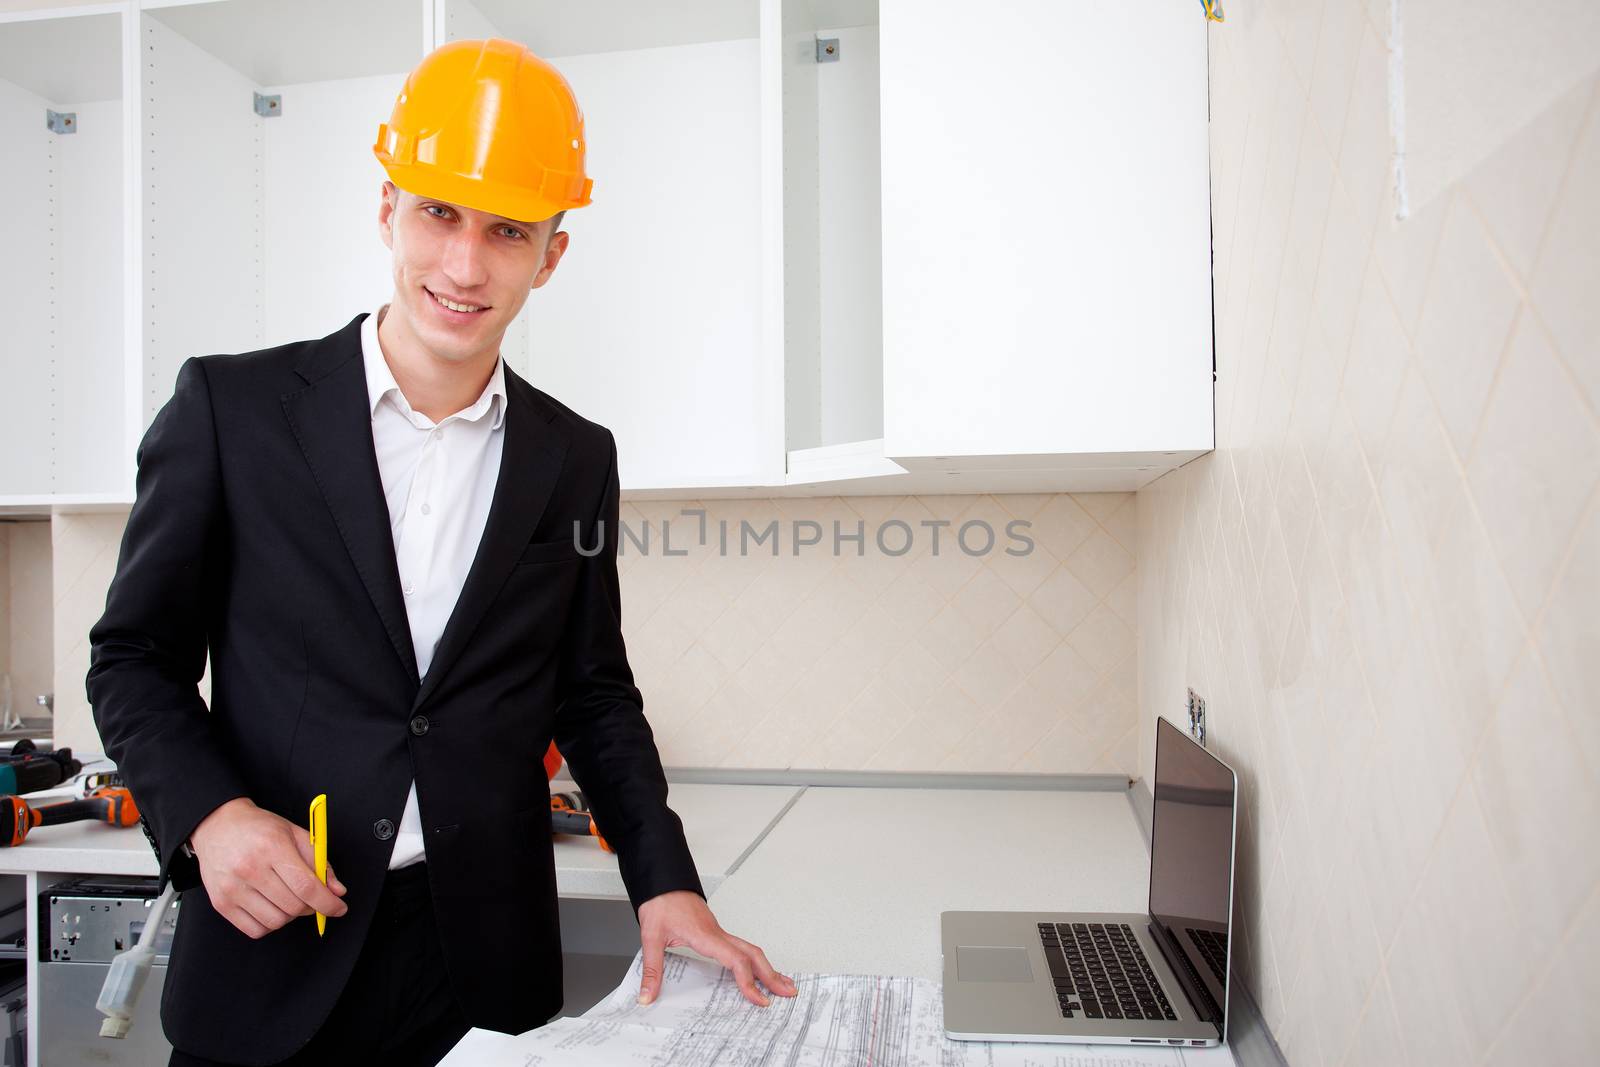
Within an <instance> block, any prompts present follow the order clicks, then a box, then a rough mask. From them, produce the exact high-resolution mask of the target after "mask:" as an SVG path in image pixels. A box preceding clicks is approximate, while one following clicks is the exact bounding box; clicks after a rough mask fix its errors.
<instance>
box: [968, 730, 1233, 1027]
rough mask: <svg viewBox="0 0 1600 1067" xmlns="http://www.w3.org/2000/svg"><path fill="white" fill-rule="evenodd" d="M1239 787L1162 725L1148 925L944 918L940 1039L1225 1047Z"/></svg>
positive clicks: (1037, 917)
mask: <svg viewBox="0 0 1600 1067" xmlns="http://www.w3.org/2000/svg"><path fill="white" fill-rule="evenodd" d="M1238 783H1239V780H1238V776H1237V775H1235V774H1234V772H1233V769H1232V768H1230V767H1229V766H1228V765H1227V764H1225V763H1223V762H1222V761H1221V760H1219V759H1217V758H1216V757H1215V756H1213V755H1212V754H1211V753H1209V752H1207V751H1206V750H1205V749H1204V748H1201V747H1200V745H1198V744H1197V743H1195V742H1194V741H1193V740H1191V739H1190V738H1189V737H1187V736H1186V735H1185V734H1184V733H1183V731H1181V730H1179V729H1178V728H1177V727H1175V726H1173V725H1172V724H1171V723H1169V722H1167V721H1166V720H1165V719H1158V720H1157V721H1156V782H1155V793H1154V801H1155V805H1154V811H1153V814H1152V818H1151V829H1150V897H1149V908H1148V910H1147V912H1145V913H1137V912H1129V913H1126V914H1123V913H1107V912H1028V911H1012V912H1004V911H947V912H943V913H941V915H940V926H941V931H942V940H943V952H944V1029H945V1033H946V1034H948V1035H949V1036H950V1037H952V1038H957V1039H962V1040H971V1041H1082V1042H1093V1043H1100V1044H1114V1045H1129V1044H1131V1045H1218V1044H1222V1043H1224V1042H1226V1041H1227V1039H1228V972H1229V968H1228V964H1229V955H1228V948H1229V939H1228V931H1229V924H1230V921H1231V919H1232V915H1233V848H1234V826H1235V819H1236V817H1237V811H1238V804H1237V798H1238ZM1083 859H1084V861H1085V862H1087V863H1092V862H1094V857H1093V856H1084V857H1083Z"/></svg>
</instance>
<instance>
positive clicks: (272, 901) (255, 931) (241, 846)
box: [189, 797, 350, 938]
mask: <svg viewBox="0 0 1600 1067" xmlns="http://www.w3.org/2000/svg"><path fill="white" fill-rule="evenodd" d="M189 843H190V845H191V847H193V849H194V853H195V858H196V859H197V860H198V861H199V863H200V880H201V881H202V882H203V883H205V887H206V893H207V894H208V895H209V896H210V897H211V906H212V907H213V908H215V909H216V910H217V913H218V914H219V915H221V916H222V917H223V918H225V919H227V920H228V921H229V922H231V923H232V924H233V925H234V926H236V927H238V928H239V930H240V931H241V932H242V933H244V934H246V935H247V936H249V937H252V938H260V937H265V936H266V935H267V934H268V933H270V932H271V931H273V930H277V929H279V928H280V927H283V926H286V925H288V923H289V921H290V920H291V919H296V918H298V917H300V916H302V915H310V914H312V913H313V912H318V911H320V912H322V914H324V915H327V916H330V917H334V916H339V915H343V914H344V913H345V912H347V911H349V910H350V908H349V905H347V904H345V902H344V901H342V900H340V899H339V897H342V896H344V892H345V888H344V883H343V882H340V881H339V879H338V878H336V877H335V876H334V873H333V867H332V866H331V865H330V866H329V867H328V884H327V885H323V884H322V882H320V881H319V880H318V879H317V876H316V874H315V872H314V871H313V870H312V863H313V862H314V858H313V856H312V854H311V840H310V833H309V832H308V831H307V830H306V828H305V827H303V826H296V825H295V824H294V823H292V822H290V821H289V820H288V819H285V818H283V817H282V816H279V815H276V814H274V813H272V812H270V811H267V810H265V809H263V808H259V807H257V806H256V804H255V802H254V801H253V800H251V799H250V798H249V797H235V798H234V799H233V800H230V801H228V802H227V803H226V804H223V805H222V806H220V807H218V808H217V809H216V810H215V811H213V812H212V813H211V814H210V815H207V816H206V817H205V818H204V819H202V820H200V825H198V826H196V827H195V828H194V832H193V833H191V834H190V835H189ZM335 894H337V895H335Z"/></svg>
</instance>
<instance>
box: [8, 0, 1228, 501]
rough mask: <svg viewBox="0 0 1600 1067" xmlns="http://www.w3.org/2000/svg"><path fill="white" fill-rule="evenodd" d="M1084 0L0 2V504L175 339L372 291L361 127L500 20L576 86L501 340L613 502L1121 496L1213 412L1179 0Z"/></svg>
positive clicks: (135, 413)
mask: <svg viewBox="0 0 1600 1067" xmlns="http://www.w3.org/2000/svg"><path fill="white" fill-rule="evenodd" d="M1069 8H1070V5H1067V6H1064V5H1060V4H1057V3H1054V2H1047V0H1015V2H1014V3H1011V4H1007V5H1002V6H1000V7H991V8H974V7H972V6H971V5H969V4H962V3H957V2H956V0H676V2H674V3H670V4H661V3H657V2H651V0H611V2H608V3H606V4H604V5H574V4H571V3H566V2H560V0H343V2H341V3H338V4H326V3H321V2H317V0H271V2H269V0H135V2H130V3H125V4H102V5H91V6H86V7H81V8H69V9H56V10H53V11H50V12H48V13H46V14H45V15H40V14H38V13H31V14H28V15H16V14H9V15H0V60H3V66H0V69H3V70H4V71H5V72H6V73H5V75H4V76H3V77H0V126H3V129H4V132H5V133H6V136H7V143H8V146H12V147H13V156H14V158H15V160H16V162H15V164H14V165H13V166H10V167H7V168H5V169H4V171H3V172H0V189H4V190H5V191H6V192H8V193H9V194H10V202H12V203H16V204H22V205H29V209H27V210H21V211H17V212H15V213H14V215H13V218H14V230H13V232H12V233H8V238H11V241H10V243H11V246H12V248H11V249H8V251H9V252H10V253H11V254H8V255H7V256H6V257H5V262H4V266H3V267H0V270H3V271H4V274H3V281H4V283H5V284H6V285H7V286H8V288H9V291H11V292H12V293H14V294H16V299H15V303H16V304H17V306H19V307H22V308H26V309H28V313H27V314H25V315H20V316H18V317H17V318H16V319H15V322H14V326H13V329H12V330H10V331H8V333H7V335H6V336H5V337H4V338H3V340H0V344H3V347H0V378H3V381H4V385H5V388H6V391H7V395H8V396H15V397H19V398H21V402H20V403H17V404H14V405H13V410H12V412H11V413H10V414H11V417H10V418H9V419H8V420H7V422H6V424H5V428H4V429H3V430H0V511H6V510H19V509H28V508H35V509H37V508H49V507H57V508H69V509H72V508H94V507H105V506H116V505H119V504H120V505H125V504H127V503H128V502H130V501H131V499H132V493H133V474H134V456H135V450H136V446H137V444H138V442H139V440H140V438H141V437H142V435H143V434H144V432H145V430H146V428H147V427H148V426H149V423H150V420H151V419H152V418H153V417H154V415H155V413H156V412H157V411H158V410H159V409H160V407H161V405H162V404H164V403H165V402H166V400H167V398H168V397H170V396H171V393H172V387H173V383H174V380H175V378H176V374H177V370H178V367H179V365H180V364H181V363H182V362H183V361H184V360H185V359H187V358H189V357H190V356H196V355H205V354H209V353H233V352H246V351H251V350H254V349H260V348H266V347H271V346H275V345H279V344H284V343H288V342H292V341H297V340H303V339H307V338H316V337H321V336H324V335H326V334H329V333H332V332H334V331H336V330H338V329H340V328H342V327H343V326H345V325H346V324H347V323H348V322H349V321H350V320H351V318H352V317H354V316H356V315H358V314H360V313H362V312H370V311H375V310H376V309H377V307H378V306H379V305H380V304H381V303H382V302H384V301H385V300H387V299H389V297H390V296H391V295H392V293H393V291H394V276H393V264H392V256H391V252H390V250H389V248H388V247H387V246H386V245H385V244H384V242H383V240H382V237H381V234H380V232H379V229H378V210H379V207H380V204H381V191H382V187H383V182H384V180H385V178H386V175H385V174H384V171H383V168H382V167H381V166H380V165H379V164H378V162H377V160H376V159H375V158H374V157H373V155H372V151H371V147H372V144H373V141H374V140H375V136H376V132H377V127H378V124H379V123H380V122H383V121H386V120H387V119H388V117H389V115H390V112H391V110H392V108H393V105H394V100H395V97H396V95H397V94H398V92H399V90H400V88H401V86H402V85H403V83H404V79H405V76H406V74H407V73H408V72H409V71H410V70H411V69H412V68H413V67H414V66H415V65H416V63H417V62H418V60H419V59H420V58H421V57H422V56H424V55H425V54H426V53H427V52H428V50H429V49H431V48H432V47H433V46H434V45H435V43H443V42H446V41H453V40H466V39H477V38H482V37H486V36H501V37H507V38H511V39H513V40H517V41H521V42H523V43H525V44H527V45H528V46H529V47H530V48H532V49H533V51H534V52H535V53H536V54H538V55H540V56H542V57H544V58H546V59H548V60H549V61H550V62H552V63H553V64H554V65H555V66H556V67H557V69H558V70H560V71H561V72H562V74H563V75H564V76H565V77H566V78H567V80H568V81H569V82H570V83H571V85H572V87H573V89H574V91H575V92H576V94H577V97H578V99H579V101H580V104H581V106H582V108H583V111H584V118H585V138H586V142H587V144H586V152H587V170H588V172H589V174H590V176H591V177H592V178H593V180H594V189H593V194H592V195H593V202H592V204H590V205H588V206H586V207H584V208H582V209H576V210H573V211H571V212H569V213H568V214H567V216H566V217H565V219H564V221H563V229H565V230H566V231H567V232H568V234H569V235H570V247H569V248H568V251H567V253H566V255H565V257H564V258H563V259H562V261H561V264H560V266H559V269H558V270H557V271H556V272H555V273H554V274H553V275H552V276H551V277H550V278H549V279H548V282H547V283H546V284H544V285H543V286H541V287H539V288H537V289H534V290H532V291H530V293H529V294H528V297H527V299H526V302H525V303H524V305H523V306H522V308H521V311H520V313H519V315H518V316H517V318H516V320H515V321H514V323H513V325H512V327H511V329H510V330H509V331H508V332H507V334H506V337H505V339H504V342H503V344H502V353H503V354H504V356H505V358H506V360H507V362H508V363H509V364H510V366H511V367H512V368H513V369H514V370H516V371H517V372H518V373H520V374H522V375H523V376H524V377H526V378H527V379H529V380H530V381H531V382H532V383H533V384H534V385H535V386H537V387H539V388H540V389H543V390H544V391H546V392H548V393H549V394H550V395H552V396H553V397H555V398H556V399H557V400H559V401H561V402H562V403H564V404H566V405H568V406H569V407H571V408H573V409H574V410H575V411H577V412H578V413H579V414H580V415H582V416H585V417H587V418H590V419H593V420H594V421H596V422H599V423H601V424H603V425H605V426H607V427H609V428H610V429H611V430H612V431H613V433H614V434H615V435H616V438H617V443H618V448H619V473H620V477H621V482H622V488H623V491H624V493H625V494H627V495H629V496H676V497H684V496H695V497H718V496H728V497H736V496H752V495H808V494H811V493H863V492H875V493H876V492H884V493H894V492H985V491H1015V492H1021V491H1035V492H1037V491H1050V490H1058V489H1068V490H1084V489H1088V490H1093V489H1134V488H1138V487H1139V486H1140V485H1142V484H1144V483H1146V482H1148V481H1150V480H1152V479H1153V478H1155V477H1157V476H1159V474H1160V473H1162V472H1163V471H1165V470H1167V469H1170V468H1172V467H1174V466H1177V465H1179V464H1180V463H1182V462H1185V461H1187V459H1189V458H1192V457H1193V456H1195V455H1198V454H1200V453H1201V452H1203V451H1205V450H1207V449H1209V448H1210V447H1211V443H1212V437H1211V353H1210V344H1211V328H1210V306H1209V281H1210V264H1209V245H1208V240H1209V238H1208V225H1209V223H1208V201H1207V174H1206V166H1207V165H1206V151H1205V148H1206V119H1205V38H1204V32H1205V31H1204V18H1203V14H1202V13H1201V12H1199V11H1198V10H1193V8H1194V5H1193V4H1192V3H1182V2H1181V0H1142V2H1141V3H1138V4H1131V5H1116V6H1114V7H1113V8H1112V9H1108V10H1107V11H1103V12H1100V13H1099V14H1098V15H1097V17H1096V18H1095V19H1089V20H1086V19H1082V18H1080V17H1078V15H1077V14H1076V13H1074V12H1073V11H1071V10H1070V9H1069ZM819 42H827V43H826V44H819ZM47 111H51V112H60V113H63V114H67V113H70V114H73V115H75V116H76V119H75V122H76V128H75V129H76V132H73V133H70V134H63V133H56V132H53V131H51V130H49V129H48V128H47V127H46V123H45V115H46V112H47Z"/></svg>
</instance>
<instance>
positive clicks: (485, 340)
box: [378, 182, 567, 364]
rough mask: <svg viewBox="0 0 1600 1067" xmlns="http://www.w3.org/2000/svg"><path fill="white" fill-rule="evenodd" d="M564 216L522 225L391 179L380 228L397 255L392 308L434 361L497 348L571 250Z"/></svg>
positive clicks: (453, 360)
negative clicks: (532, 293)
mask: <svg viewBox="0 0 1600 1067" xmlns="http://www.w3.org/2000/svg"><path fill="white" fill-rule="evenodd" d="M560 219H561V216H560V215H557V216H554V217H553V218H549V219H545V220H542V221H540V222H519V221H517V220H515V219H508V218H505V217H503V216H500V215H491V214H489V213H487V212H483V211H477V210H474V209H473V208H469V207H463V206H461V205H460V204H452V203H450V202H448V201H445V200H434V199H430V198H428V197H420V196H416V195H413V194H412V193H408V192H405V191H404V190H402V189H399V188H397V187H396V186H395V184H394V183H393V182H384V185H383V204H382V206H381V207H380V208H379V211H378V228H379V230H380V232H381V233H382V235H383V242H384V244H386V245H388V246H389V249H390V250H391V251H392V252H393V253H394V291H395V296H394V300H393V301H392V303H393V304H395V305H397V306H393V307H390V309H389V313H390V314H391V315H392V314H394V313H395V312H396V311H398V312H400V313H401V315H402V316H403V317H404V320H405V322H404V324H405V325H406V326H407V327H408V329H407V330H406V332H407V333H409V334H411V335H412V336H413V337H415V339H416V340H417V342H418V343H419V344H421V345H422V347H423V348H425V349H426V350H427V351H428V352H429V353H430V354H431V355H432V356H433V357H434V358H436V359H439V360H442V361H445V362H449V363H455V364H464V363H468V362H471V361H472V360H474V359H475V358H478V357H480V356H483V355H484V354H485V353H491V354H492V353H498V352H499V351H500V340H501V338H502V337H504V336H505V332H506V329H507V327H509V326H510V325H511V322H512V320H513V319H515V318H516V317H517V313H518V312H519V311H521V310H522V305H523V303H524V302H525V301H526V300H527V299H528V293H529V291H530V290H533V289H537V288H539V287H540V286H541V285H543V284H544V283H545V282H546V281H547V280H548V279H549V277H550V275H551V274H552V273H553V272H554V271H555V269H556V264H557V263H559V262H560V261H561V256H562V253H563V252H565V251H566V247H567V235H566V234H565V233H554V234H552V231H554V230H555V229H556V228H557V226H559V224H560Z"/></svg>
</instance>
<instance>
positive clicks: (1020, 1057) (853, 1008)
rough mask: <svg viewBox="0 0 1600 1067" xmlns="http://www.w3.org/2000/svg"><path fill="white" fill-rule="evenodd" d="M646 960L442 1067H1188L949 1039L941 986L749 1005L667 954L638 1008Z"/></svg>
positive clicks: (870, 978)
mask: <svg viewBox="0 0 1600 1067" xmlns="http://www.w3.org/2000/svg"><path fill="white" fill-rule="evenodd" d="M641 964H642V956H640V955H636V956H635V957H634V959H633V966H632V968H631V969H630V970H629V972H628V975H627V977H625V978H624V979H623V980H622V982H621V983H620V984H619V985H618V986H617V987H616V988H615V989H614V990H612V991H611V992H610V993H609V994H608V995H607V996H606V998H605V999H604V1000H602V1001H601V1002H600V1003H599V1004H596V1005H595V1006H594V1007H593V1008H591V1009H589V1011H588V1012H586V1013H585V1014H584V1015H583V1016H581V1017H578V1018H568V1019H555V1020H552V1021H551V1022H550V1023H548V1024H546V1025H545V1026H542V1027H540V1028H539V1029H537V1030H530V1031H528V1032H527V1033H524V1034H518V1035H515V1036H512V1035H508V1034H502V1033H498V1032H496V1031H492V1030H473V1031H471V1032H469V1033H468V1034H467V1036H466V1037H464V1038H462V1039H461V1042H460V1044H458V1045H457V1046H456V1047H455V1048H454V1049H453V1050H452V1051H451V1053H450V1055H449V1056H447V1057H446V1058H445V1059H444V1061H443V1063H442V1064H441V1067H468V1065H470V1067H768V1065H773V1067H777V1065H783V1067H1145V1065H1146V1064H1164V1065H1170V1067H1180V1065H1181V1064H1182V1063H1183V1058H1182V1054H1181V1053H1180V1052H1178V1050H1176V1049H1160V1048H1154V1049H1142V1048H1130V1047H1123V1046H1098V1045H1060V1044H1033V1045H1027V1044H1013V1043H1005V1042H1000V1043H994V1044H990V1043H986V1042H970V1041H951V1040H949V1039H948V1038H946V1037H945V1036H944V1030H943V1027H944V1013H943V1001H942V999H941V996H940V989H939V983H937V982H930V981H928V980H926V979H921V978H892V977H882V976H877V975H839V974H811V973H806V972H800V973H796V974H792V975H790V977H791V978H793V979H794V982H795V985H796V986H797V987H798V988H799V995H798V996H794V997H780V996H772V997H771V998H770V999H771V1001H772V1003H771V1004H770V1005H769V1006H768V1007H765V1008H763V1007H760V1006H758V1005H755V1004H751V1003H750V1002H749V1001H747V1000H745V999H744V995H743V994H742V993H740V992H739V987H738V985H737V984H736V983H735V981H734V978H733V975H732V974H730V973H729V972H728V971H726V970H725V969H724V968H723V967H722V966H721V965H720V964H716V963H708V962H705V961H703V960H700V959H695V958H692V957H689V956H683V955H678V954H675V953H670V952H669V953H668V954H667V958H666V967H665V975H664V977H663V979H662V983H661V993H660V995H659V996H658V997H657V998H656V1001H655V1003H653V1004H650V1005H640V1004H639V1003H638V1002H637V1001H636V1000H635V997H636V995H637V993H638V989H639V975H640V967H641Z"/></svg>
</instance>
